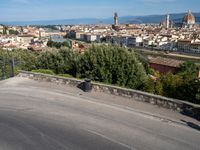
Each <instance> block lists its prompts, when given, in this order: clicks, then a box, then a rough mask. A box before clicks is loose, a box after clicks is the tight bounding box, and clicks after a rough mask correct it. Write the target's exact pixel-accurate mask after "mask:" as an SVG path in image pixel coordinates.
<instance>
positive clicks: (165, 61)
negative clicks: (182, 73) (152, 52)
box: [149, 57, 184, 68]
mask: <svg viewBox="0 0 200 150" xmlns="http://www.w3.org/2000/svg"><path fill="white" fill-rule="evenodd" d="M149 63H151V64H159V65H163V66H170V67H176V68H178V67H179V66H180V65H181V64H182V63H184V61H181V60H175V59H169V58H163V57H155V58H151V59H150V61H149Z"/></svg>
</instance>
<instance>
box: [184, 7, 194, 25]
mask: <svg viewBox="0 0 200 150" xmlns="http://www.w3.org/2000/svg"><path fill="white" fill-rule="evenodd" d="M182 23H183V27H184V28H192V27H194V25H195V17H194V15H193V14H192V12H191V11H190V10H189V11H188V13H187V14H186V15H185V16H184V17H183V22H182Z"/></svg>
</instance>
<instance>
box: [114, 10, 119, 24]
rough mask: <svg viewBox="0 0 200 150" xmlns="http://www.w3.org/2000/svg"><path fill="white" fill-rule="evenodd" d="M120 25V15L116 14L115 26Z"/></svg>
mask: <svg viewBox="0 0 200 150" xmlns="http://www.w3.org/2000/svg"><path fill="white" fill-rule="evenodd" d="M118 24H119V17H118V14H117V13H115V14H114V25H115V26H118Z"/></svg>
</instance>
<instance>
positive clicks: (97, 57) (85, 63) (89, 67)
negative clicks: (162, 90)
mask: <svg viewBox="0 0 200 150" xmlns="http://www.w3.org/2000/svg"><path fill="white" fill-rule="evenodd" d="M81 63H82V67H81V70H80V73H81V75H82V77H90V78H91V79H93V80H95V81H100V82H105V83H109V84H115V85H119V86H123V87H129V88H133V89H140V88H141V87H142V85H143V84H144V83H145V81H146V80H147V75H146V72H145V69H144V67H143V65H142V63H141V62H140V61H139V60H138V58H137V57H136V55H135V53H134V52H129V51H128V50H127V49H126V48H122V47H118V46H111V45H108V46H107V45H102V46H97V45H93V46H92V47H91V48H90V49H89V51H87V52H86V53H85V54H84V55H83V57H82V59H81Z"/></svg>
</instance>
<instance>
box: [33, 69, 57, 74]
mask: <svg viewBox="0 0 200 150" xmlns="http://www.w3.org/2000/svg"><path fill="white" fill-rule="evenodd" d="M32 72H35V73H44V74H50V75H54V74H55V73H54V72H53V71H52V70H48V69H37V70H32Z"/></svg>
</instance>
